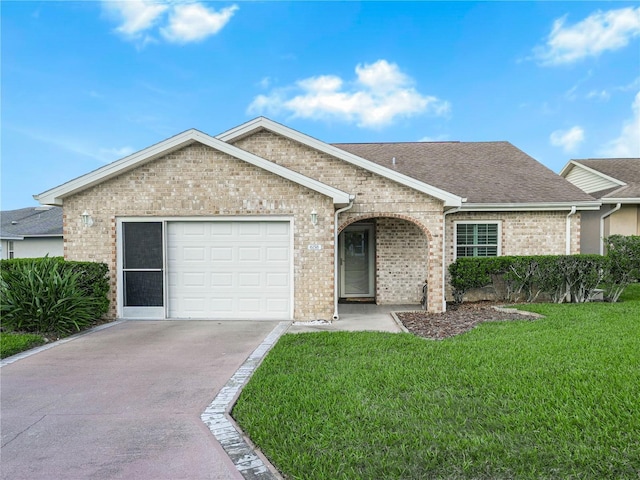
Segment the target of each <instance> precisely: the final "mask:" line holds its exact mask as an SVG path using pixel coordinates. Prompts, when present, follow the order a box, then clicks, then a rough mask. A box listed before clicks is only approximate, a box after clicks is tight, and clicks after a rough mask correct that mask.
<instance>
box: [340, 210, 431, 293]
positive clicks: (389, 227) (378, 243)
mask: <svg viewBox="0 0 640 480" xmlns="http://www.w3.org/2000/svg"><path fill="white" fill-rule="evenodd" d="M338 266H339V271H338V279H339V282H338V285H339V287H338V294H339V298H340V301H341V302H363V301H365V302H371V303H376V304H378V305H399V304H415V305H417V304H419V303H420V298H421V296H422V286H423V285H424V281H425V279H427V278H428V272H429V238H428V232H427V231H426V230H425V229H424V227H422V226H421V225H419V224H418V223H417V222H416V221H413V220H411V219H407V218H406V217H404V216H403V217H400V216H389V215H385V216H377V217H376V216H374V217H367V218H362V217H359V218H357V219H354V220H353V221H351V222H349V223H347V224H344V225H342V229H341V231H340V234H339V236H338Z"/></svg>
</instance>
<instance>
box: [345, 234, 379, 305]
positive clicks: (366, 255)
mask: <svg viewBox="0 0 640 480" xmlns="http://www.w3.org/2000/svg"><path fill="white" fill-rule="evenodd" d="M338 238H339V242H338V243H339V245H338V248H339V252H340V297H341V298H350V297H359V298H373V297H375V242H374V227H373V225H372V224H354V225H349V226H348V227H346V228H345V229H344V230H343V231H342V233H340V236H339V237H338Z"/></svg>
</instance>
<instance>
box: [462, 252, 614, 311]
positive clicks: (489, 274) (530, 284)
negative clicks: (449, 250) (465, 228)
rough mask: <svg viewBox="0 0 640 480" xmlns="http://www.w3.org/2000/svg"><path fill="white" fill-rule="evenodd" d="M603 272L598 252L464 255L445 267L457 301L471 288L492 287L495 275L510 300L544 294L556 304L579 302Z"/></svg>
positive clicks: (592, 287)
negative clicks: (501, 280)
mask: <svg viewBox="0 0 640 480" xmlns="http://www.w3.org/2000/svg"><path fill="white" fill-rule="evenodd" d="M606 272H607V269H606V261H605V260H604V259H603V257H601V256H599V255H535V256H513V257H493V258H484V257H482V258H479V257H467V258H460V259H458V260H456V261H455V262H454V263H452V264H451V265H450V266H449V273H450V274H451V286H452V287H453V295H454V300H455V301H456V302H457V303H459V302H461V301H462V298H463V296H464V294H465V293H466V292H467V291H468V290H470V289H472V288H480V287H484V286H487V285H490V284H492V283H493V285H494V288H495V285H496V283H497V279H498V278H502V279H503V280H504V283H505V285H506V289H507V293H506V298H508V299H510V300H513V299H516V298H519V297H520V296H521V295H526V301H527V302H532V301H534V300H535V299H536V298H537V297H538V296H539V295H540V294H541V293H545V294H547V295H548V296H549V297H550V298H551V299H552V301H554V302H556V303H562V302H564V301H565V300H567V299H569V300H571V301H573V302H575V303H582V302H585V301H587V300H589V299H590V298H592V296H593V294H594V291H595V289H596V288H597V287H598V284H599V283H600V282H601V281H602V278H603V277H604V275H605V274H606Z"/></svg>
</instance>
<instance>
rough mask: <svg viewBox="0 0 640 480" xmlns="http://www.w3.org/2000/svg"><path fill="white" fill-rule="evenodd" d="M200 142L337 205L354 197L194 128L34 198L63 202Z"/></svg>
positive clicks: (45, 201)
mask: <svg viewBox="0 0 640 480" xmlns="http://www.w3.org/2000/svg"><path fill="white" fill-rule="evenodd" d="M194 142H199V143H202V144H204V145H207V146H209V147H211V148H214V149H216V150H218V151H221V152H224V153H227V154H228V155H231V156H233V157H235V158H238V159H240V160H244V161H246V162H248V163H251V164H252V165H255V166H257V167H259V168H262V169H264V170H267V171H269V172H271V173H274V174H275V175H278V176H280V177H283V178H286V179H287V180H291V181H292V182H295V183H298V184H300V185H303V186H305V187H307V188H309V189H311V190H314V191H316V192H318V193H321V194H323V195H326V196H328V197H331V198H332V199H333V202H334V204H336V205H338V206H342V205H348V204H349V201H350V199H351V195H349V194H348V193H346V192H343V191H341V190H338V189H337V188H333V187H331V186H329V185H325V184H324V183H321V182H318V181H317V180H314V179H312V178H309V177H305V176H304V175H301V174H299V173H297V172H294V171H292V170H289V169H287V168H285V167H283V166H281V165H277V164H275V163H273V162H270V161H268V160H265V159H263V158H260V157H258V156H256V155H253V154H252V153H249V152H246V151H244V150H242V149H240V148H237V147H234V146H233V145H230V144H228V143H225V142H223V141H221V140H218V139H216V138H214V137H212V136H210V135H207V134H206V133H203V132H200V131H198V130H195V129H191V130H187V131H186V132H183V133H180V134H178V135H176V136H174V137H171V138H169V139H167V140H164V141H162V142H160V143H157V144H155V145H152V146H151V147H148V148H145V149H144V150H141V151H139V152H137V153H134V154H132V155H129V156H128V157H125V158H122V159H120V160H117V161H115V162H112V163H110V164H109V165H105V166H104V167H101V168H99V169H97V170H94V171H93V172H90V173H88V174H86V175H83V176H81V177H78V178H76V179H74V180H71V181H69V182H67V183H64V184H62V185H60V186H58V187H55V188H53V189H51V190H48V191H46V192H44V193H41V194H39V195H34V198H35V199H36V200H38V201H39V202H40V203H41V204H44V205H63V203H64V197H67V196H69V195H73V194H74V193H77V192H80V191H82V190H85V189H87V188H90V187H92V186H94V185H97V184H99V183H102V182H104V181H106V180H108V179H110V178H113V177H116V176H118V175H121V174H123V173H125V172H127V171H128V170H131V169H133V168H136V167H139V166H141V165H144V164H145V163H148V162H150V161H153V160H155V159H156V158H159V157H162V156H164V155H167V154H169V153H171V152H173V151H176V150H179V149H180V148H183V147H185V146H187V145H189V144H191V143H194Z"/></svg>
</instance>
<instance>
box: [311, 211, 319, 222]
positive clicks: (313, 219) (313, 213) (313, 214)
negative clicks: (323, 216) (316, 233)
mask: <svg viewBox="0 0 640 480" xmlns="http://www.w3.org/2000/svg"><path fill="white" fill-rule="evenodd" d="M311 223H312V224H313V225H317V224H318V212H316V209H315V208H314V209H313V210H311Z"/></svg>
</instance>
